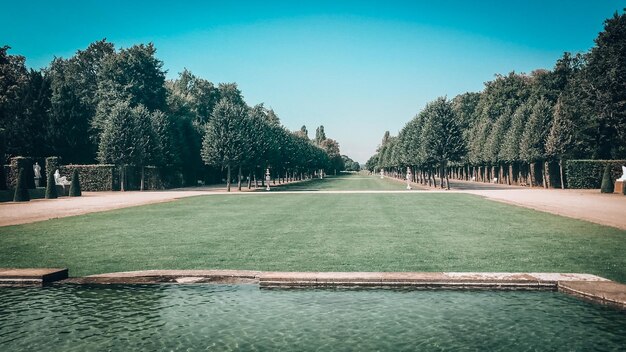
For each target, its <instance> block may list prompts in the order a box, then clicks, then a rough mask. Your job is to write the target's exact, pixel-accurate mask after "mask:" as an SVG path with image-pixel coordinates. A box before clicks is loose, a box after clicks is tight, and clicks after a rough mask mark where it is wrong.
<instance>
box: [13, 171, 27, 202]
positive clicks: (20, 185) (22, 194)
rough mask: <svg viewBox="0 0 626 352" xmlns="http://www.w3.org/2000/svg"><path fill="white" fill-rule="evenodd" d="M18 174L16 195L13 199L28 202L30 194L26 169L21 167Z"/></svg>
mask: <svg viewBox="0 0 626 352" xmlns="http://www.w3.org/2000/svg"><path fill="white" fill-rule="evenodd" d="M17 175H18V176H17V184H16V185H15V195H14V196H13V201H14V202H28V201H29V200H30V195H29V194H28V188H26V172H25V171H24V169H20V171H19V172H18V174H17Z"/></svg>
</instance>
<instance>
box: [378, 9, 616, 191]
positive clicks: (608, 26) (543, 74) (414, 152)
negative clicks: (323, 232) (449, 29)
mask: <svg viewBox="0 0 626 352" xmlns="http://www.w3.org/2000/svg"><path fill="white" fill-rule="evenodd" d="M625 156H626V14H621V15H620V14H617V13H616V14H615V15H614V16H613V17H612V18H610V19H608V20H606V21H605V27H604V31H603V32H601V33H600V34H599V35H598V37H597V38H596V40H595V46H594V47H593V48H592V49H591V50H590V51H589V52H587V53H584V54H576V55H572V54H569V53H565V54H564V55H563V57H562V58H560V59H559V60H558V61H557V62H556V64H555V66H554V68H553V69H552V70H536V71H534V72H532V73H531V74H529V75H527V74H518V73H515V72H512V73H509V74H508V75H497V76H496V78H495V79H494V80H493V81H490V82H487V83H486V84H485V89H484V90H483V91H482V92H480V93H471V92H470V93H464V94H461V95H458V96H456V97H454V98H453V99H452V100H447V99H446V98H438V99H437V100H435V101H434V102H431V103H429V104H428V105H427V106H426V108H425V109H424V110H423V111H422V112H420V113H419V114H418V115H417V116H415V117H414V118H413V120H411V121H410V122H409V123H407V124H406V126H404V128H402V130H401V131H400V132H399V134H398V136H396V137H391V136H389V133H388V132H386V134H385V136H384V138H383V142H382V144H381V146H380V147H379V149H378V151H377V153H376V154H375V155H374V156H373V157H372V158H371V159H370V160H369V161H368V163H367V165H366V167H367V168H368V169H369V170H372V171H374V170H379V169H380V168H385V169H387V170H389V171H392V172H393V171H395V172H402V170H404V169H406V167H407V166H408V167H416V168H417V169H422V170H426V171H425V172H426V173H428V172H432V171H433V168H434V169H435V171H439V173H441V174H445V175H447V174H448V172H443V171H442V170H441V169H440V168H445V167H447V166H449V165H453V166H455V172H456V173H458V176H460V177H464V178H467V179H469V178H472V177H474V178H476V179H480V180H485V181H487V180H493V179H494V178H497V179H498V180H499V181H500V182H506V183H526V184H530V185H537V184H543V185H548V184H550V182H551V181H552V183H553V184H555V183H560V184H561V186H563V182H562V181H561V180H563V171H562V169H563V168H562V165H563V163H562V161H563V160H564V159H568V158H569V159H624V157H625ZM554 164H556V165H561V168H560V170H558V168H557V172H556V177H554V175H551V173H550V171H551V170H549V165H554ZM418 176H419V175H418ZM559 176H560V177H559ZM427 179H430V178H429V177H427Z"/></svg>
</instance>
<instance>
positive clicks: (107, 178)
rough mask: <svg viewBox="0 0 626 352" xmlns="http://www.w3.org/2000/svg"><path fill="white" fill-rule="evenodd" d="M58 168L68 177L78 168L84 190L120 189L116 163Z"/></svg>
mask: <svg viewBox="0 0 626 352" xmlns="http://www.w3.org/2000/svg"><path fill="white" fill-rule="evenodd" d="M58 169H59V173H61V176H66V177H67V176H69V175H71V174H72V173H73V172H74V170H77V171H78V177H79V178H80V186H81V187H80V188H81V190H83V191H114V190H119V172H118V170H117V168H116V167H115V165H108V164H105V165H63V166H59V167H58ZM68 178H69V177H68Z"/></svg>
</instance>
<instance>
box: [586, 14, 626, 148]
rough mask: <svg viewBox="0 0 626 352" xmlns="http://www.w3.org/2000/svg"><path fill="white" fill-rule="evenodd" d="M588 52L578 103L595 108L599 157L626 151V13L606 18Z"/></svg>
mask: <svg viewBox="0 0 626 352" xmlns="http://www.w3.org/2000/svg"><path fill="white" fill-rule="evenodd" d="M595 42H596V45H595V46H594V47H593V48H592V49H591V52H590V53H589V55H588V56H587V65H586V66H585V67H584V69H583V70H582V75H583V77H584V78H583V79H582V80H581V82H580V84H581V87H582V88H583V90H584V91H587V92H591V94H587V95H582V98H583V99H581V101H579V105H585V106H587V107H588V109H589V110H590V111H591V112H592V114H591V115H590V116H588V117H591V118H592V120H594V125H595V127H596V131H595V137H596V141H597V142H596V143H597V147H596V148H597V149H598V150H597V151H596V153H597V157H598V158H617V157H622V156H624V155H626V109H625V108H624V107H625V106H626V87H625V86H624V82H626V64H625V63H626V13H622V14H618V13H617V12H616V13H615V14H614V16H613V17H611V18H609V19H607V20H606V21H605V22H604V30H603V31H602V32H600V33H599V34H598V37H597V38H596V39H595Z"/></svg>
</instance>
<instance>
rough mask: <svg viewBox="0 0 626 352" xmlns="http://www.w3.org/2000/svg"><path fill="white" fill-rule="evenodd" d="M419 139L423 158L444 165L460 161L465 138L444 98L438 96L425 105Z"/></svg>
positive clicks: (463, 151) (448, 103)
mask: <svg viewBox="0 0 626 352" xmlns="http://www.w3.org/2000/svg"><path fill="white" fill-rule="evenodd" d="M424 111H425V117H424V121H423V123H424V125H423V127H422V131H421V136H420V141H421V144H420V145H421V150H422V154H423V160H425V161H426V162H427V163H428V162H429V160H432V162H434V163H436V165H440V166H446V165H447V164H448V163H449V162H456V161H460V160H461V158H463V156H464V155H465V152H466V149H465V140H464V139H463V132H462V131H461V128H460V126H459V125H458V122H457V119H456V116H455V114H454V110H453V109H452V105H451V104H450V102H449V101H448V100H446V98H438V99H437V100H435V101H434V102H432V103H429V104H428V105H426V109H424Z"/></svg>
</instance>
